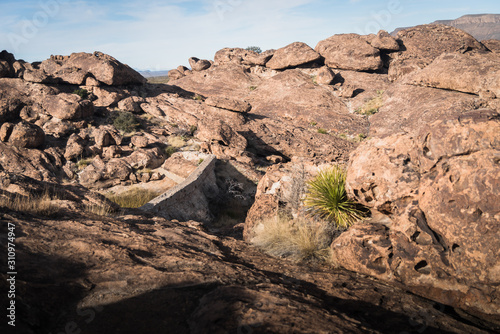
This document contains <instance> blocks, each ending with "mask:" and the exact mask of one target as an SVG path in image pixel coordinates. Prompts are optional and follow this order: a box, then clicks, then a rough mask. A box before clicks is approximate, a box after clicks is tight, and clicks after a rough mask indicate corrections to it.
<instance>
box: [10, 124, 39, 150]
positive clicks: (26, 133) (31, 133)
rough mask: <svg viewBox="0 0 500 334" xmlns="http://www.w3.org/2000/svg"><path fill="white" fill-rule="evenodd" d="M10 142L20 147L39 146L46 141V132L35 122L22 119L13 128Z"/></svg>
mask: <svg viewBox="0 0 500 334" xmlns="http://www.w3.org/2000/svg"><path fill="white" fill-rule="evenodd" d="M9 143H10V144H12V145H14V146H16V147H18V148H39V147H41V146H43V144H44V143H45V133H44V132H43V130H42V129H41V128H40V127H39V126H37V125H35V124H32V123H29V122H26V121H21V122H19V123H17V124H16V125H15V126H14V127H13V128H12V131H11V133H10V136H9Z"/></svg>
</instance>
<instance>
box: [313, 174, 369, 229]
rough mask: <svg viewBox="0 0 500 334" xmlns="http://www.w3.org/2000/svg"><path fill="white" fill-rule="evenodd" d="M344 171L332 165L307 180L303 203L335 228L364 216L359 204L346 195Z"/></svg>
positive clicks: (343, 226)
mask: <svg viewBox="0 0 500 334" xmlns="http://www.w3.org/2000/svg"><path fill="white" fill-rule="evenodd" d="M345 179H346V172H345V170H344V169H342V167H339V166H333V167H331V168H329V169H325V170H322V171H320V172H319V174H318V175H317V176H316V177H315V178H313V179H312V180H310V181H308V182H307V185H308V190H307V192H306V197H305V200H304V205H305V206H306V208H307V209H308V211H309V212H310V213H312V214H313V215H316V216H319V217H321V218H322V219H326V220H328V221H330V222H331V223H333V224H334V226H335V227H336V228H337V229H345V228H347V227H349V226H351V225H352V224H353V223H354V222H356V221H357V220H360V219H362V218H363V216H364V211H363V209H362V208H361V207H360V205H359V204H357V203H356V202H354V201H352V200H350V199H349V198H348V197H347V192H346V190H345Z"/></svg>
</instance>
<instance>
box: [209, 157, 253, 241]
mask: <svg viewBox="0 0 500 334" xmlns="http://www.w3.org/2000/svg"><path fill="white" fill-rule="evenodd" d="M215 176H216V181H217V187H218V188H219V194H218V195H217V197H216V198H214V199H213V200H212V201H211V202H210V210H211V211H212V213H213V214H214V216H215V221H214V223H213V224H212V225H211V226H208V227H209V229H215V231H216V232H218V233H220V234H224V235H230V236H232V237H235V238H237V239H242V238H243V230H242V229H234V227H235V226H236V225H238V224H241V223H244V222H245V219H246V215H247V213H248V210H250V208H251V207H252V205H253V203H254V201H255V193H256V191H257V185H256V184H255V183H254V182H253V181H251V180H250V179H248V178H247V177H246V176H245V175H243V174H242V173H241V172H240V171H239V170H238V169H236V168H235V167H234V166H233V165H232V164H231V163H230V162H229V161H221V160H218V161H217V164H216V168H215Z"/></svg>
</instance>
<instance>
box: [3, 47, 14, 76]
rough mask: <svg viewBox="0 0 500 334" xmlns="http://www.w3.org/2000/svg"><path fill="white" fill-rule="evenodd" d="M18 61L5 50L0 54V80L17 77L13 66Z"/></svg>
mask: <svg viewBox="0 0 500 334" xmlns="http://www.w3.org/2000/svg"><path fill="white" fill-rule="evenodd" d="M15 61H16V59H15V58H14V55H12V53H9V52H7V51H5V50H3V51H2V52H0V78H12V77H14V75H15V71H14V67H13V64H14V62H15Z"/></svg>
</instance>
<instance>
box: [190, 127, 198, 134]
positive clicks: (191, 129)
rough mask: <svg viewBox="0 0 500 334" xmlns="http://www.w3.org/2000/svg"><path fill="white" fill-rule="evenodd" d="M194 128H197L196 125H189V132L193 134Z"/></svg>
mask: <svg viewBox="0 0 500 334" xmlns="http://www.w3.org/2000/svg"><path fill="white" fill-rule="evenodd" d="M196 130H198V127H197V126H196V125H191V127H190V128H189V134H190V135H191V136H193V135H194V133H195V132H196Z"/></svg>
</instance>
